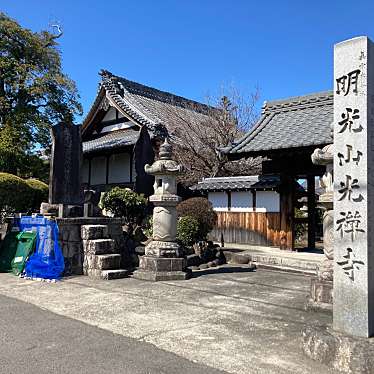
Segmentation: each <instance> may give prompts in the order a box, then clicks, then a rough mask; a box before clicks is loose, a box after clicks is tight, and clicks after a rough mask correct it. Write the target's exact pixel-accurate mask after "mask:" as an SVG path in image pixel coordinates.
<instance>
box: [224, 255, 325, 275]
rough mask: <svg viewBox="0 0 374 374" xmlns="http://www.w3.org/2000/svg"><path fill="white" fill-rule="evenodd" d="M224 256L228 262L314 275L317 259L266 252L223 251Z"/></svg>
mask: <svg viewBox="0 0 374 374" xmlns="http://www.w3.org/2000/svg"><path fill="white" fill-rule="evenodd" d="M224 253H225V257H226V260H227V262H228V263H230V264H238V265H245V264H251V263H253V264H255V265H256V267H257V268H263V269H273V270H281V271H286V272H294V273H302V274H307V275H315V274H316V270H317V266H318V265H319V264H320V261H319V260H306V259H300V258H292V257H289V256H287V257H285V256H277V255H271V254H266V253H255V252H253V253H240V252H239V253H234V252H230V251H225V252H224Z"/></svg>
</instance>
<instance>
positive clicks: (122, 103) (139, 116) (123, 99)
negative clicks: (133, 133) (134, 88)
mask: <svg viewBox="0 0 374 374" xmlns="http://www.w3.org/2000/svg"><path fill="white" fill-rule="evenodd" d="M105 72H106V74H105V75H102V76H103V81H102V84H103V86H104V88H105V89H106V91H107V95H109V97H110V99H112V100H113V101H114V102H115V103H116V104H117V105H118V106H119V107H120V108H121V109H122V110H123V111H124V112H128V113H129V114H130V115H131V116H132V117H133V118H134V119H135V120H137V121H138V122H140V124H142V125H146V126H147V127H148V128H149V129H150V130H152V131H153V130H154V129H155V128H156V127H157V125H159V123H157V122H156V121H154V120H152V119H151V118H149V117H148V116H146V115H145V114H144V113H143V112H142V111H140V110H139V109H138V108H137V107H136V105H135V104H137V105H139V106H140V104H139V103H138V102H137V101H136V99H135V98H134V97H132V96H131V94H130V93H129V92H128V91H127V89H126V88H125V87H124V86H123V85H122V84H121V83H120V81H119V79H118V77H116V76H114V75H113V74H111V73H109V72H107V71H105ZM108 73H109V74H108ZM134 102H135V103H134Z"/></svg>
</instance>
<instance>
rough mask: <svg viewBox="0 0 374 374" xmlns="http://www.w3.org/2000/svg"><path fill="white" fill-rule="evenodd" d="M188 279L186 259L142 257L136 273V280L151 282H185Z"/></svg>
mask: <svg viewBox="0 0 374 374" xmlns="http://www.w3.org/2000/svg"><path fill="white" fill-rule="evenodd" d="M188 277H189V272H188V271H187V270H186V260H185V259H184V258H161V257H150V256H142V257H141V258H140V263H139V269H138V270H137V271H135V272H134V278H137V279H142V280H150V281H162V280H185V279H188Z"/></svg>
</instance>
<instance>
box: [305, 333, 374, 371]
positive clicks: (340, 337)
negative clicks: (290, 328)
mask: <svg viewBox="0 0 374 374" xmlns="http://www.w3.org/2000/svg"><path fill="white" fill-rule="evenodd" d="M301 348H302V350H303V352H304V354H305V355H306V356H308V357H310V358H311V359H313V360H315V361H319V362H321V363H323V364H325V365H328V366H330V367H332V368H334V369H336V370H338V371H339V372H342V373H355V374H372V373H373V368H374V338H358V337H353V336H349V335H345V334H342V333H339V332H336V331H334V330H331V329H329V328H322V327H316V326H313V327H312V326H308V327H305V328H304V329H303V330H302V345H301Z"/></svg>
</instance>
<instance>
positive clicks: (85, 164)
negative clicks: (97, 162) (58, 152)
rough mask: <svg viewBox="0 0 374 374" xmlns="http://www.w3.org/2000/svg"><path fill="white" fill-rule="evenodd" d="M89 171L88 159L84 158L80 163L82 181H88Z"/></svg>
mask: <svg viewBox="0 0 374 374" xmlns="http://www.w3.org/2000/svg"><path fill="white" fill-rule="evenodd" d="M89 172H90V168H89V161H88V160H87V159H84V160H83V164H82V183H88V177H89V175H88V173H89Z"/></svg>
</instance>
